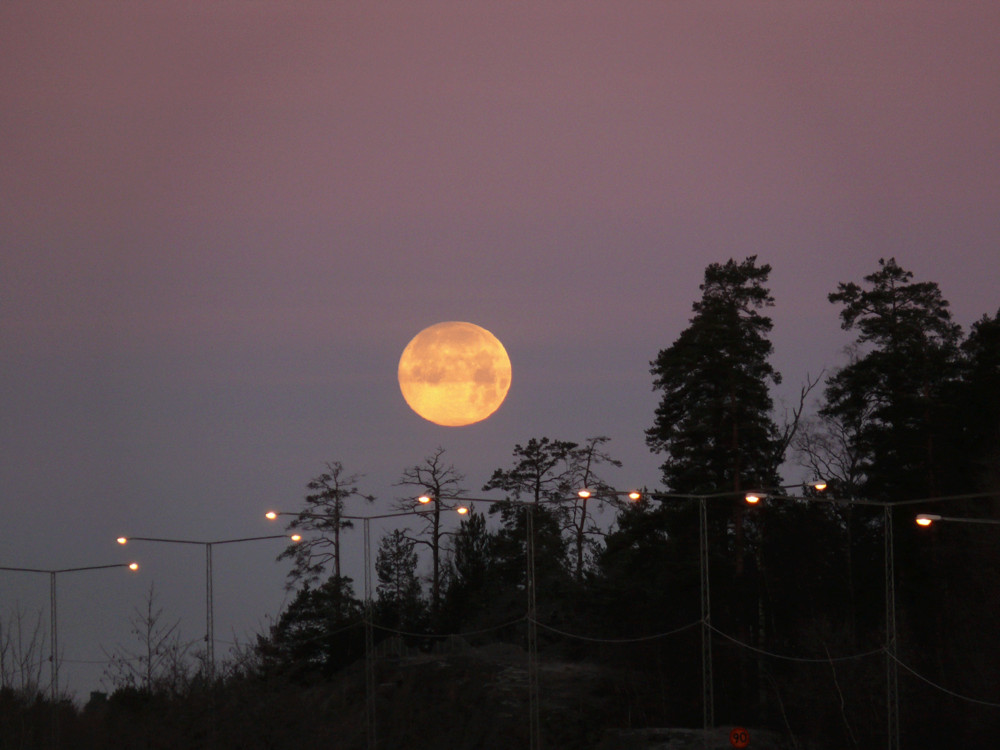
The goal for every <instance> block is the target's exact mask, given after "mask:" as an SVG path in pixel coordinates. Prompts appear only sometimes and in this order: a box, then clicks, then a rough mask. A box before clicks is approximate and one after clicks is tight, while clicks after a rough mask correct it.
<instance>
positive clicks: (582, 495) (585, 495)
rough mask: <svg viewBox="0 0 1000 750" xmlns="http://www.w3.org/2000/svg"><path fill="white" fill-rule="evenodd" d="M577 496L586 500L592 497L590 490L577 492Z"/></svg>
mask: <svg viewBox="0 0 1000 750" xmlns="http://www.w3.org/2000/svg"><path fill="white" fill-rule="evenodd" d="M576 494H577V495H579V496H580V498H581V499H583V500H586V499H587V498H588V497H590V490H588V489H586V488H584V489H582V490H577V492H576Z"/></svg>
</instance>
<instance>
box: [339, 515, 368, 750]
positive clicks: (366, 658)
mask: <svg viewBox="0 0 1000 750" xmlns="http://www.w3.org/2000/svg"><path fill="white" fill-rule="evenodd" d="M369 521H370V519H368V518H366V519H365V521H364V527H365V733H366V737H367V741H368V750H375V748H376V746H377V742H378V737H377V736H376V731H375V730H376V724H375V634H374V628H373V626H372V617H373V614H374V613H373V607H372V569H371V568H372V564H371V563H372V548H371V524H370V523H369ZM337 584H338V585H339V584H340V582H339V581H338V582H337Z"/></svg>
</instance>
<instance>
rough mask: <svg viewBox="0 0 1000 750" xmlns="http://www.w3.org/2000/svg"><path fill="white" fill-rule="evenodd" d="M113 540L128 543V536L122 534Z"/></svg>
mask: <svg viewBox="0 0 1000 750" xmlns="http://www.w3.org/2000/svg"><path fill="white" fill-rule="evenodd" d="M115 541H116V542H118V543H119V544H128V538H127V537H124V536H120V537H118V538H117V539H116V540H115Z"/></svg>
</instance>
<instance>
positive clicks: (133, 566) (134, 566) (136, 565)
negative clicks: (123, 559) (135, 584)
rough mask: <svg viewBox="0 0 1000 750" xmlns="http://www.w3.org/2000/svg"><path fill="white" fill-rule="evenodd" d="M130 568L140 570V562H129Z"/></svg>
mask: <svg viewBox="0 0 1000 750" xmlns="http://www.w3.org/2000/svg"><path fill="white" fill-rule="evenodd" d="M128 569H129V570H138V569H139V563H135V562H134V563H129V564H128Z"/></svg>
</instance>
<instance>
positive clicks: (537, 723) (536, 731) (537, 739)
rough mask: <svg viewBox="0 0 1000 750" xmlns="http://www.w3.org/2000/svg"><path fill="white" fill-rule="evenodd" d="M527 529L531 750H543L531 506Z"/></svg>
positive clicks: (526, 507) (533, 517)
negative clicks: (539, 701)
mask: <svg viewBox="0 0 1000 750" xmlns="http://www.w3.org/2000/svg"><path fill="white" fill-rule="evenodd" d="M524 512H525V514H526V518H525V527H526V529H527V539H526V540H525V547H524V549H525V564H526V570H525V579H526V580H525V588H526V589H527V591H528V716H529V732H530V735H531V739H530V744H531V750H541V746H542V740H541V720H540V717H539V707H538V629H537V625H536V622H535V604H536V598H535V520H534V519H535V514H534V510H533V508H532V507H531V506H530V505H526V506H525V507H524Z"/></svg>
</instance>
